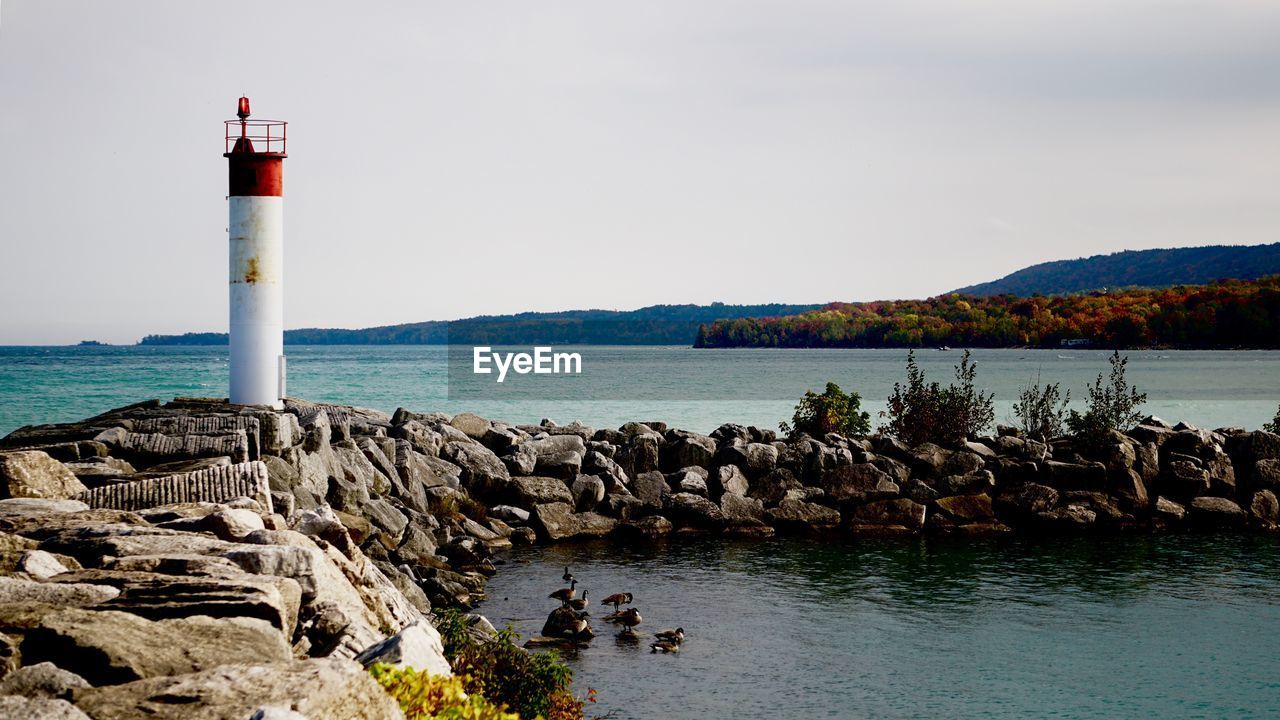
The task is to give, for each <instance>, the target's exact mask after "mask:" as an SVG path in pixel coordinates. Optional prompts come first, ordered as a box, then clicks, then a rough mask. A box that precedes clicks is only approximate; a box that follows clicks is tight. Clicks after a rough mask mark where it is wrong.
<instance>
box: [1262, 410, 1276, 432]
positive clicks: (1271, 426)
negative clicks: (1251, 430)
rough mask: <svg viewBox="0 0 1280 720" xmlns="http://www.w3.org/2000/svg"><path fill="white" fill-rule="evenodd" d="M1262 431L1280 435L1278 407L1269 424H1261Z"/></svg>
mask: <svg viewBox="0 0 1280 720" xmlns="http://www.w3.org/2000/svg"><path fill="white" fill-rule="evenodd" d="M1262 429H1263V430H1266V431H1267V432H1271V433H1276V434H1277V435H1280V407H1277V408H1276V416H1275V418H1274V419H1273V420H1272V421H1271V422H1269V423H1263V424H1262Z"/></svg>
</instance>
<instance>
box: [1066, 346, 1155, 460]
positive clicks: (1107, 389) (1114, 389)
mask: <svg viewBox="0 0 1280 720" xmlns="http://www.w3.org/2000/svg"><path fill="white" fill-rule="evenodd" d="M1109 362H1110V363H1111V375H1110V377H1109V378H1108V380H1107V382H1106V383H1105V384H1104V383H1103V379H1102V373H1098V379H1097V380H1094V381H1093V385H1091V386H1089V387H1088V388H1086V390H1087V392H1088V393H1089V400H1088V402H1089V407H1088V409H1087V410H1085V412H1084V413H1079V412H1076V411H1075V410H1072V411H1071V415H1070V416H1068V417H1067V427H1069V428H1070V429H1071V432H1072V433H1073V434H1074V435H1075V436H1076V438H1077V439H1079V440H1080V441H1081V442H1083V443H1084V444H1085V445H1087V446H1097V445H1101V444H1103V443H1105V442H1106V441H1107V438H1108V436H1110V434H1111V431H1113V430H1124V429H1126V428H1129V427H1132V426H1133V425H1135V424H1137V422H1138V421H1139V420H1141V419H1142V413H1140V412H1138V408H1139V407H1141V406H1142V404H1143V403H1144V402H1146V401H1147V394H1146V393H1140V392H1138V389H1137V388H1136V387H1130V386H1129V381H1128V380H1126V379H1125V376H1124V373H1125V366H1127V365H1128V364H1129V356H1127V355H1126V356H1124V357H1120V351H1119V350H1116V351H1114V352H1112V354H1111V358H1110V360H1109Z"/></svg>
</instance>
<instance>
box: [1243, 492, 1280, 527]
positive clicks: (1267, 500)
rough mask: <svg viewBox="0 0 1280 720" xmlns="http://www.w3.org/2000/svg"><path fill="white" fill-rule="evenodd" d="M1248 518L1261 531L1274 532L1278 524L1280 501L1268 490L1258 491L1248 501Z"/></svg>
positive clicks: (1279, 520)
mask: <svg viewBox="0 0 1280 720" xmlns="http://www.w3.org/2000/svg"><path fill="white" fill-rule="evenodd" d="M1249 516H1250V517H1251V518H1252V519H1253V522H1254V524H1255V525H1257V526H1258V527H1260V528H1261V529H1263V530H1275V529H1276V524H1277V523H1278V522H1280V500H1277V498H1276V494H1275V493H1273V492H1271V491H1270V490H1259V491H1257V492H1255V493H1254V494H1253V497H1252V498H1250V500H1249Z"/></svg>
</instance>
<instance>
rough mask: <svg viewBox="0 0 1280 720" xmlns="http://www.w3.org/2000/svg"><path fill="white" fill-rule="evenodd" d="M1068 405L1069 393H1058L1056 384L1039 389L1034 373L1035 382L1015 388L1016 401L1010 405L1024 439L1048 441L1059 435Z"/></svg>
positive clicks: (1058, 387)
mask: <svg viewBox="0 0 1280 720" xmlns="http://www.w3.org/2000/svg"><path fill="white" fill-rule="evenodd" d="M1069 402H1071V391H1070V390H1067V391H1066V392H1065V393H1064V392H1062V388H1061V386H1060V385H1059V384H1058V383H1052V384H1050V385H1043V386H1042V385H1041V384H1040V375H1039V373H1037V374H1036V379H1035V382H1032V381H1031V380H1027V384H1026V385H1023V386H1022V387H1021V388H1020V389H1019V391H1018V400H1017V402H1015V403H1014V404H1013V414H1014V415H1016V416H1017V418H1018V421H1019V423H1020V424H1021V425H1022V431H1023V432H1024V433H1026V435H1027V437H1030V438H1033V439H1036V440H1040V441H1043V442H1048V441H1049V440H1050V439H1052V438H1055V437H1057V436H1059V435H1061V434H1062V427H1063V423H1064V421H1065V420H1066V417H1067V404H1068V403H1069Z"/></svg>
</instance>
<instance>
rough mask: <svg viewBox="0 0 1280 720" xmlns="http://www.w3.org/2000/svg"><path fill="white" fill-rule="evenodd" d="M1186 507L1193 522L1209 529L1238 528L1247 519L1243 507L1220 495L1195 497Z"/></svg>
mask: <svg viewBox="0 0 1280 720" xmlns="http://www.w3.org/2000/svg"><path fill="white" fill-rule="evenodd" d="M1187 509H1188V510H1189V511H1190V517H1191V521H1192V522H1193V523H1195V524H1196V525H1199V526H1201V527H1205V528H1211V529H1219V528H1239V527H1242V526H1243V525H1244V524H1245V523H1246V522H1247V521H1248V519H1249V515H1248V513H1246V512H1245V511H1244V509H1243V508H1241V507H1240V506H1239V505H1237V504H1235V503H1234V502H1232V501H1230V500H1228V499H1226V498H1220V497H1198V498H1195V499H1194V500H1192V501H1191V504H1190V506H1189V507H1188V508H1187Z"/></svg>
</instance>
